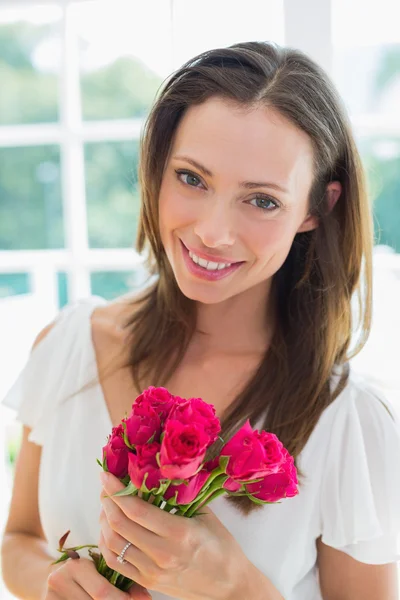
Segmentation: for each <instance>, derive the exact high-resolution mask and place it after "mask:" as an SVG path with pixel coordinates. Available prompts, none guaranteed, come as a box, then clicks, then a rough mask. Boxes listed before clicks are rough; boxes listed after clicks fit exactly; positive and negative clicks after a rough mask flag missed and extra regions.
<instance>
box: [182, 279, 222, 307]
mask: <svg viewBox="0 0 400 600" xmlns="http://www.w3.org/2000/svg"><path fill="white" fill-rule="evenodd" d="M177 283H178V287H179V289H180V291H181V292H182V294H183V295H184V296H186V298H189V300H193V302H201V303H202V304H218V302H222V301H223V300H226V299H227V295H226V292H225V293H224V292H222V290H217V289H215V288H214V289H204V286H202V285H201V284H200V285H196V284H194V285H193V284H191V283H188V282H187V281H182V280H179V279H177ZM202 287H203V289H201V288H202Z"/></svg>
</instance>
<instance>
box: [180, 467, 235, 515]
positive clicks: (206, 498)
mask: <svg viewBox="0 0 400 600" xmlns="http://www.w3.org/2000/svg"><path fill="white" fill-rule="evenodd" d="M227 479H228V476H227V475H221V476H220V477H219V478H216V479H215V481H214V483H213V484H212V485H211V486H210V487H209V488H207V490H206V492H205V493H204V494H203V495H202V496H201V497H200V498H198V499H197V500H196V502H194V504H192V505H191V506H190V508H189V509H188V510H186V511H185V512H184V516H185V517H188V518H190V517H192V516H193V514H194V513H195V512H196V510H197V509H198V508H199V507H200V506H205V505H206V504H208V502H210V498H211V497H214V496H213V494H214V492H216V491H221V493H220V494H218V495H219V496H221V495H222V494H225V493H226V490H225V489H223V488H222V486H223V485H224V483H225V481H226V480H227Z"/></svg>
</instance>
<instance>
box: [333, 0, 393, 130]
mask: <svg viewBox="0 0 400 600" xmlns="http://www.w3.org/2000/svg"><path fill="white" fill-rule="evenodd" d="M332 15H333V19H332V20H333V41H334V63H333V73H334V78H335V81H336V84H337V86H338V88H339V91H340V93H341V95H342V97H343V98H344V101H345V103H346V105H347V108H348V110H349V112H350V113H351V114H355V115H357V114H360V113H361V114H363V113H364V114H365V113H370V114H374V115H381V116H383V117H384V116H386V117H389V118H396V119H397V120H399V118H400V117H399V110H398V107H399V104H400V28H399V26H398V24H399V19H400V3H399V1H398V0H382V1H381V2H379V3H372V2H367V3H365V2H364V1H363V0H334V2H333V3H332ZM360 18H362V25H361V23H360ZM355 70H356V73H357V76H356V77H355V76H354V74H355Z"/></svg>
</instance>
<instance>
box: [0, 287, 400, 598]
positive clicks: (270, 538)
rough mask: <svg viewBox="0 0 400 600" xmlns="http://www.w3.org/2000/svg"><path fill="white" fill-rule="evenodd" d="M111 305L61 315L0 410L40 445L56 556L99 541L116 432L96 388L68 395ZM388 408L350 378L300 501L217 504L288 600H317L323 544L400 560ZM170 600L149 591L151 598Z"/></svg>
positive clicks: (397, 439) (44, 507)
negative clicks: (245, 509) (106, 454)
mask: <svg viewBox="0 0 400 600" xmlns="http://www.w3.org/2000/svg"><path fill="white" fill-rule="evenodd" d="M105 304H107V301H106V300H104V299H103V298H100V297H98V296H91V297H90V298H88V299H85V300H81V301H78V302H76V303H74V304H70V305H68V306H66V307H65V308H64V309H62V310H61V311H60V314H59V318H58V320H57V322H56V325H55V326H54V327H53V329H52V330H51V331H50V332H49V334H48V335H47V336H46V337H45V338H44V339H43V340H42V341H41V342H40V343H39V344H38V345H37V346H36V347H35V348H34V350H33V351H32V353H31V355H30V357H29V359H28V362H27V364H26V366H25V368H24V369H23V370H22V372H21V374H20V375H19V377H18V379H17V381H16V382H15V383H14V385H13V386H12V388H11V389H10V391H9V392H8V394H7V396H6V398H5V399H4V400H3V403H4V404H5V405H7V406H9V407H11V408H15V409H16V410H17V411H18V413H17V417H18V419H19V420H20V421H21V422H22V423H24V424H26V425H28V426H29V427H31V428H32V432H31V434H30V440H31V441H32V442H35V443H37V444H40V445H41V446H43V449H42V459H41V461H42V462H41V468H40V480H39V510H40V517H41V521H42V525H43V529H44V532H45V534H46V537H47V540H48V543H49V551H50V553H51V554H53V555H54V556H55V557H56V556H58V553H57V552H56V548H57V547H58V539H59V538H60V536H61V535H62V534H63V533H65V532H66V531H67V530H68V529H70V530H71V534H70V536H69V539H68V545H71V546H75V545H80V544H89V543H92V544H97V542H98V539H99V532H100V525H99V520H98V517H99V513H100V508H101V504H100V491H101V486H100V481H99V472H100V467H99V465H98V464H97V463H96V458H99V459H100V458H101V449H102V447H103V445H104V444H105V442H106V440H107V436H108V435H109V433H110V432H111V427H112V424H111V420H110V415H109V412H108V409H107V406H106V404H105V401H104V396H103V394H102V390H101V387H100V385H99V384H98V383H97V384H96V385H95V386H94V387H91V388H89V389H88V390H86V391H84V392H81V393H79V394H78V395H76V396H74V397H72V398H69V399H67V400H65V397H66V396H67V395H69V394H70V393H72V392H73V391H76V390H77V389H79V388H80V387H81V386H82V385H84V383H86V382H87V381H88V380H91V379H92V377H93V376H95V375H96V374H97V369H96V362H95V354H94V348H93V343H92V337H91V323H90V316H91V313H92V311H93V310H94V308H95V307H96V306H98V305H105ZM380 398H382V396H381V395H380ZM384 401H385V405H386V406H385V405H384V404H383V402H382V401H380V399H379V398H378V396H377V395H376V392H375V391H373V388H372V387H371V385H370V384H367V382H366V381H365V380H364V379H362V378H361V377H360V376H359V375H355V374H351V376H350V380H349V383H348V385H347V386H346V388H345V389H344V390H343V391H342V393H341V394H340V395H339V396H338V398H336V400H335V401H334V402H333V403H332V404H331V405H330V406H329V407H328V408H327V409H325V411H324V412H323V414H322V416H321V418H320V420H319V422H318V424H317V425H316V427H315V429H314V431H313V433H312V435H311V437H310V439H309V440H308V442H307V444H306V446H305V448H304V449H303V451H302V453H301V455H300V457H299V466H300V467H301V469H302V470H303V472H304V473H305V475H306V476H307V480H306V483H305V484H304V486H303V487H301V488H300V493H299V495H298V496H296V497H295V498H287V499H285V500H283V501H282V502H281V503H280V504H276V505H265V506H263V507H262V508H261V509H260V510H258V511H255V512H254V513H253V514H251V515H250V516H248V517H244V516H242V515H241V514H240V513H239V512H238V511H237V510H236V509H235V508H234V507H232V506H230V504H229V503H228V502H226V500H225V499H224V498H223V497H220V498H218V499H216V500H215V501H214V502H213V503H212V504H211V505H210V507H211V508H212V510H213V511H214V512H215V513H216V515H217V516H218V518H219V519H220V520H221V521H222V522H223V524H224V525H225V526H226V527H227V528H228V529H229V530H230V531H231V533H232V534H233V535H234V537H235V538H236V539H237V541H238V542H239V544H240V545H241V547H242V549H243V551H244V553H245V554H246V555H247V556H248V558H249V559H250V561H252V562H253V563H254V564H255V565H256V567H257V568H258V569H260V570H261V571H263V572H264V573H265V575H266V576H267V577H268V578H269V579H270V580H271V581H272V582H273V584H274V585H275V586H276V587H277V588H278V589H279V591H280V592H281V594H282V595H283V596H284V598H285V600H321V598H322V597H321V593H320V590H319V584H318V571H317V568H316V564H315V563H316V546H315V540H316V539H317V538H318V537H319V536H320V535H322V540H323V542H324V543H325V544H328V545H329V546H333V547H335V548H338V549H340V550H341V551H343V552H346V553H347V554H350V555H351V556H352V557H354V558H355V559H357V560H359V561H361V562H364V563H372V564H383V563H389V562H393V561H397V560H400V544H399V541H400V535H399V532H400V469H399V465H400V427H399V423H398V421H396V422H395V421H394V419H393V418H392V416H391V415H390V413H389V410H388V408H389V409H390V410H391V412H392V414H394V411H393V409H392V407H390V405H389V403H388V402H387V400H386V399H385V400H384ZM387 407H388V408H387ZM394 418H396V417H394ZM167 598H170V596H165V595H163V594H159V593H156V592H154V593H153V600H166V599H167Z"/></svg>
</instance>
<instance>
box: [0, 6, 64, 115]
mask: <svg viewBox="0 0 400 600" xmlns="http://www.w3.org/2000/svg"><path fill="white" fill-rule="evenodd" d="M60 16H61V9H60V8H59V7H57V6H54V5H53V6H49V5H47V6H35V7H26V6H25V7H16V8H13V9H4V8H2V9H0V70H1V93H0V125H11V124H21V123H44V122H49V121H57V120H58V74H59V70H60V47H61V45H60V44H61V42H60V20H59V19H60Z"/></svg>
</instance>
